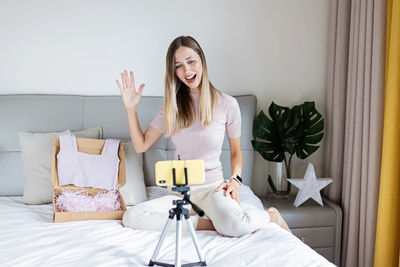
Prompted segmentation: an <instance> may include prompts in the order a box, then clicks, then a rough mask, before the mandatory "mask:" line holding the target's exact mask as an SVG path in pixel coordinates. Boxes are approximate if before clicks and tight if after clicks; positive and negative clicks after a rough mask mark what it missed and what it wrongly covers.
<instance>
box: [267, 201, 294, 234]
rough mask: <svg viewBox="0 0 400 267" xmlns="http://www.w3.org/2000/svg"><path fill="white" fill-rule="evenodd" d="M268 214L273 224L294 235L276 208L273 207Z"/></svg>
mask: <svg viewBox="0 0 400 267" xmlns="http://www.w3.org/2000/svg"><path fill="white" fill-rule="evenodd" d="M267 212H268V214H269V217H270V220H271V222H273V223H276V224H277V225H279V226H280V227H282V228H283V229H285V230H286V231H288V232H289V233H292V231H290V229H289V226H288V225H287V224H286V222H285V220H284V219H283V218H282V216H281V214H280V213H279V211H278V210H277V209H276V208H273V207H271V208H269V209H268V210H267Z"/></svg>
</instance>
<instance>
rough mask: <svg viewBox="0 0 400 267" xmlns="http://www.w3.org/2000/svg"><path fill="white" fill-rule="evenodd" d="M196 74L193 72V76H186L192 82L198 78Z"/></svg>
mask: <svg viewBox="0 0 400 267" xmlns="http://www.w3.org/2000/svg"><path fill="white" fill-rule="evenodd" d="M196 76H197V75H196V74H193V75H192V76H189V77H185V79H186V81H188V82H189V83H192V82H194V81H195V80H196Z"/></svg>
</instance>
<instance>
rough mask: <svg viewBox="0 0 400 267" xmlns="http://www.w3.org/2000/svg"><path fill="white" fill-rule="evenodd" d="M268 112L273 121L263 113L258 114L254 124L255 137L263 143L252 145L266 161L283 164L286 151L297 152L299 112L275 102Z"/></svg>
mask: <svg viewBox="0 0 400 267" xmlns="http://www.w3.org/2000/svg"><path fill="white" fill-rule="evenodd" d="M268 112H269V116H270V117H271V119H270V118H268V117H267V116H266V115H265V114H264V112H263V111H261V112H260V113H259V114H258V116H257V118H256V120H255V122H254V124H253V136H254V137H255V138H258V139H261V141H256V140H252V141H251V143H252V144H253V147H254V149H255V150H256V151H257V152H258V153H260V155H261V156H262V157H263V158H264V159H265V160H268V161H275V162H282V161H283V160H284V159H285V152H286V151H287V152H289V153H290V154H294V153H295V152H296V143H297V142H298V136H297V134H296V128H297V127H298V125H299V123H300V118H299V116H298V113H297V112H294V111H293V110H291V109H289V108H287V107H282V106H279V105H277V104H275V103H274V102H272V104H271V105H270V107H269V109H268Z"/></svg>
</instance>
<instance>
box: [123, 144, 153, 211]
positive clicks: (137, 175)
mask: <svg viewBox="0 0 400 267" xmlns="http://www.w3.org/2000/svg"><path fill="white" fill-rule="evenodd" d="M120 142H121V144H122V146H123V148H124V151H125V165H126V184H125V185H124V186H123V187H121V189H120V192H121V195H122V197H123V198H124V200H125V204H126V205H135V204H138V203H140V202H143V201H146V200H147V195H146V186H145V183H144V174H143V153H136V151H135V148H134V147H133V144H132V141H129V140H121V141H120Z"/></svg>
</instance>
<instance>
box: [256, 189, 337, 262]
mask: <svg viewBox="0 0 400 267" xmlns="http://www.w3.org/2000/svg"><path fill="white" fill-rule="evenodd" d="M295 198H296V195H295V194H291V195H290V196H289V200H286V201H285V200H282V201H279V200H277V201H269V200H267V199H261V200H262V202H263V205H264V208H265V209H266V210H267V209H268V208H270V207H275V208H277V209H278V210H279V212H280V214H281V215H282V217H283V218H284V219H285V221H286V223H287V224H288V226H289V228H290V230H291V231H292V233H293V234H294V235H295V236H297V237H298V238H299V239H300V240H301V241H303V242H304V243H306V244H307V245H308V246H310V247H311V248H313V249H314V250H315V251H316V252H318V253H319V254H321V255H322V256H324V257H325V258H326V259H327V260H329V261H330V262H333V263H334V264H336V265H338V266H339V265H340V247H341V235H342V209H341V208H340V207H339V206H338V205H337V204H335V203H334V202H332V201H330V200H328V199H325V198H322V200H323V203H324V206H323V207H321V206H320V205H319V204H318V203H316V202H315V201H314V200H313V199H308V200H307V201H306V202H304V203H303V204H302V205H300V206H299V207H298V208H296V207H295V206H294V205H293V202H294V199H295Z"/></svg>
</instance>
